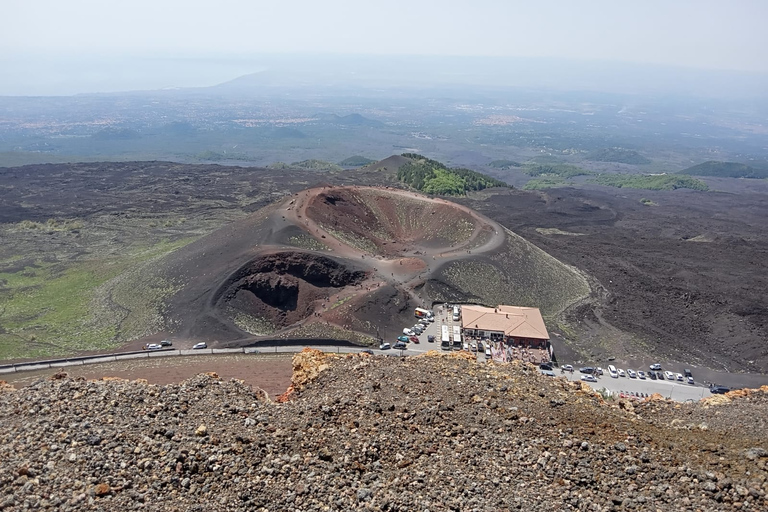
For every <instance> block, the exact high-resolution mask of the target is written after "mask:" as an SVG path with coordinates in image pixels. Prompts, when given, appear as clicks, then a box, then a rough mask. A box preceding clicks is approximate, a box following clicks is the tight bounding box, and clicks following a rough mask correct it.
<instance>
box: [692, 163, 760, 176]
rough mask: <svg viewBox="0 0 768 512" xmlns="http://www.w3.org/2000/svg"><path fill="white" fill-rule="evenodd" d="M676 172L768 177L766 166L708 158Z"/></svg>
mask: <svg viewBox="0 0 768 512" xmlns="http://www.w3.org/2000/svg"><path fill="white" fill-rule="evenodd" d="M677 174H688V175H692V176H713V177H717V178H768V168H761V169H758V168H755V167H751V166H749V165H747V164H741V163H738V162H719V161H717V160H710V161H709V162H704V163H701V164H698V165H694V166H693V167H689V168H687V169H683V170H682V171H680V172H678V173H677Z"/></svg>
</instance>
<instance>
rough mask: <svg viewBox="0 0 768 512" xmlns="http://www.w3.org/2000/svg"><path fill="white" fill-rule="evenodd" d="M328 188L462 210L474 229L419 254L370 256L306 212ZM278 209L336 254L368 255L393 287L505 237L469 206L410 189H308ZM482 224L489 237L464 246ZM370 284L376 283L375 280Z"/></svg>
mask: <svg viewBox="0 0 768 512" xmlns="http://www.w3.org/2000/svg"><path fill="white" fill-rule="evenodd" d="M329 190H349V191H377V192H379V193H382V194H386V195H390V196H400V197H403V198H407V199H411V200H417V201H423V202H425V203H431V204H436V205H442V206H447V207H449V208H452V209H455V210H458V211H460V212H463V213H465V214H467V215H468V216H470V217H471V218H472V219H474V221H475V223H476V224H475V229H474V231H473V233H472V234H471V236H470V237H469V238H468V239H467V240H466V241H464V242H463V243H460V244H457V245H455V246H451V247H440V248H430V247H425V246H418V247H417V249H416V250H415V251H412V252H414V253H416V252H418V253H419V254H418V255H417V254H412V255H408V254H407V253H406V254H405V255H404V257H399V258H385V257H384V256H381V255H373V254H370V253H366V252H365V251H362V250H360V249H357V248H355V247H352V246H351V245H349V244H346V243H344V242H343V241H341V240H339V239H338V238H337V237H336V236H334V235H333V234H331V233H330V232H328V231H327V230H326V229H325V228H324V227H323V226H321V225H320V224H318V223H317V222H316V221H315V220H314V219H313V218H312V217H311V216H310V215H307V208H308V207H309V205H311V204H312V202H313V201H316V200H318V196H319V195H320V194H322V193H324V192H327V191H329ZM280 212H281V213H282V215H284V216H285V220H286V221H289V222H293V223H295V225H297V226H300V227H302V228H303V229H304V230H306V231H307V233H309V234H310V235H312V236H315V237H318V238H321V239H322V240H323V243H325V244H326V245H327V246H328V247H329V248H331V250H332V251H333V252H334V254H335V255H338V256H341V257H345V258H350V259H355V260H357V259H360V260H361V261H363V260H365V259H366V258H368V259H369V261H370V260H372V261H374V262H375V263H374V264H373V265H369V266H370V267H371V269H372V270H373V272H374V274H375V275H376V276H377V277H378V278H380V280H381V282H387V283H390V284H392V285H395V286H406V287H410V286H411V285H412V284H414V283H418V282H419V281H420V280H421V277H420V276H425V275H427V274H429V273H430V272H432V271H433V270H434V269H436V268H437V267H439V266H441V265H442V264H444V263H445V262H447V261H451V260H454V259H462V258H465V257H467V256H469V255H471V254H475V255H477V254H482V253H485V252H490V251H493V250H495V249H498V248H499V247H501V246H502V245H503V244H504V240H505V235H504V230H503V228H502V227H501V226H500V225H499V224H498V223H496V222H494V221H492V220H491V219H489V218H488V217H485V216H484V215H481V214H479V213H477V212H475V211H474V210H472V209H471V208H468V207H466V206H462V205H459V204H456V203H451V202H449V201H446V200H444V199H439V198H430V197H426V196H422V195H419V194H416V193H413V192H406V191H402V190H394V189H385V188H378V187H357V186H350V187H332V188H329V187H316V188H312V189H308V190H305V191H303V192H301V193H299V194H298V195H297V197H295V198H291V199H290V200H287V201H286V202H285V203H284V204H283V205H281V207H280ZM483 227H487V228H490V229H493V235H491V238H490V239H489V240H488V241H487V242H485V243H484V244H483V245H481V246H479V247H477V248H474V249H466V247H470V246H471V245H472V243H473V242H475V240H476V239H477V237H478V236H480V233H481V232H482V230H483ZM373 284H375V282H374V283H373Z"/></svg>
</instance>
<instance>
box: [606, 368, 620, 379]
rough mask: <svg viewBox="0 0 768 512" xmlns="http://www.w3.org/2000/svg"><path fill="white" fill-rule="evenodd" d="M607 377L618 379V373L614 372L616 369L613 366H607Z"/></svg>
mask: <svg viewBox="0 0 768 512" xmlns="http://www.w3.org/2000/svg"><path fill="white" fill-rule="evenodd" d="M608 375H610V376H611V378H612V379H618V378H619V372H617V371H616V368H615V367H614V366H613V365H610V366H608Z"/></svg>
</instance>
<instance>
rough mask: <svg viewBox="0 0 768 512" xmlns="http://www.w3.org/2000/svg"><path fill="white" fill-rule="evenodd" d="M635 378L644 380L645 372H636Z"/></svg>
mask: <svg viewBox="0 0 768 512" xmlns="http://www.w3.org/2000/svg"><path fill="white" fill-rule="evenodd" d="M637 378H638V379H642V380H645V372H644V371H643V370H640V371H638V372H637Z"/></svg>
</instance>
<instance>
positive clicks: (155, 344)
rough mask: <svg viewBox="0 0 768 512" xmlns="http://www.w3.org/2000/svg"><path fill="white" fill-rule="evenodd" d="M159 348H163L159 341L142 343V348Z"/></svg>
mask: <svg viewBox="0 0 768 512" xmlns="http://www.w3.org/2000/svg"><path fill="white" fill-rule="evenodd" d="M161 348H163V346H162V345H160V344H159V343H147V344H146V345H144V350H160V349H161Z"/></svg>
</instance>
